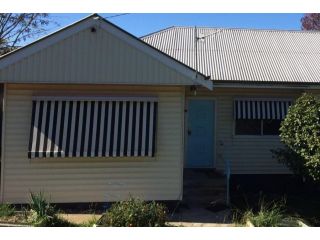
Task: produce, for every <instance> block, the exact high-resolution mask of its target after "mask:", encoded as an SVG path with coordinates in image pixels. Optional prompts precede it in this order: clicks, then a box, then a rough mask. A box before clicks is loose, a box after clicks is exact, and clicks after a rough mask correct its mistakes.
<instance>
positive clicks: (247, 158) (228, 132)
mask: <svg viewBox="0 0 320 240" xmlns="http://www.w3.org/2000/svg"><path fill="white" fill-rule="evenodd" d="M302 92H303V91H302V90H293V89H289V88H287V89H257V88H256V89H250V88H242V89H241V88H214V90H213V91H212V92H210V91H207V90H205V89H203V88H200V89H198V90H197V96H196V97H198V98H211V99H214V100H215V102H216V105H215V106H216V112H215V114H216V136H215V146H213V147H215V149H216V151H215V152H216V154H215V167H216V168H217V169H218V170H220V171H224V170H225V161H226V160H229V162H230V165H231V173H232V174H287V173H290V171H289V170H288V169H287V168H286V167H285V166H284V165H282V164H279V163H278V162H277V160H276V159H274V158H273V157H272V153H271V151H270V150H271V149H275V148H278V147H282V144H281V142H280V138H279V136H244V135H242V136H240V135H235V134H234V124H235V122H234V116H233V107H234V106H233V104H234V99H236V98H239V97H241V98H243V97H244V98H276V99H281V98H282V99H283V98H286V99H288V98H292V99H294V98H296V97H298V96H299V95H300V94H301V93H302ZM314 93H318V94H319V91H314ZM186 94H187V100H188V97H194V96H193V93H192V92H190V91H188V92H187V93H186Z"/></svg>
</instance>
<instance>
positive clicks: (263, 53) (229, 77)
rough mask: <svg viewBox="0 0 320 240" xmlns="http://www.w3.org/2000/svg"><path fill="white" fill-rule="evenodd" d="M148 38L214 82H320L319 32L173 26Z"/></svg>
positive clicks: (143, 38)
mask: <svg viewBox="0 0 320 240" xmlns="http://www.w3.org/2000/svg"><path fill="white" fill-rule="evenodd" d="M195 36H197V38H198V40H197V50H196V49H195ZM142 40H143V41H145V42H147V43H148V44H150V45H152V46H154V47H156V48H158V49H159V50H161V51H163V52H165V53H167V54H168V55H170V56H172V57H174V58H175V59H177V60H179V61H181V62H183V63H185V64H186V65H188V66H190V67H191V68H193V69H197V70H198V71H199V72H200V73H202V74H204V75H207V76H210V78H211V79H212V80H214V81H228V82H234V81H241V82H269V83H270V82H273V83H320V64H319V62H320V44H319V43H320V32H319V31H282V30H256V29H223V28H207V27H200V28H196V29H195V27H171V28H168V29H164V30H163V31H159V32H156V33H153V34H149V35H146V36H144V37H142ZM195 51H197V54H195ZM195 56H197V62H198V64H196V57H195Z"/></svg>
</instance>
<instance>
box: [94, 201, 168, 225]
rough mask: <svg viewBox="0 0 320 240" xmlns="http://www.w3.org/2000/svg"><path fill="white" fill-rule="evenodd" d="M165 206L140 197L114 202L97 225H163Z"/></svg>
mask: <svg viewBox="0 0 320 240" xmlns="http://www.w3.org/2000/svg"><path fill="white" fill-rule="evenodd" d="M165 222H166V208H165V206H164V205H162V204H160V203H156V202H154V201H153V202H150V203H147V202H145V201H142V200H140V199H135V198H130V199H129V200H128V201H122V202H117V203H114V204H113V205H112V206H111V208H110V209H109V210H108V211H107V212H106V213H105V214H104V215H103V216H102V217H101V218H100V220H99V221H98V225H101V226H108V227H161V226H165Z"/></svg>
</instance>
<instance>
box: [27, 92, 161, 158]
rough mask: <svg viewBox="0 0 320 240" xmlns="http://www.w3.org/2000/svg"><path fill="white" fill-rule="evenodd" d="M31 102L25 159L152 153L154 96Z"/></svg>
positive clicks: (153, 148) (155, 108) (155, 104)
mask: <svg viewBox="0 0 320 240" xmlns="http://www.w3.org/2000/svg"><path fill="white" fill-rule="evenodd" d="M47 99H50V100H45V99H44V100H42V99H39V100H34V101H33V102H32V119H31V130H30V141H29V154H28V157H29V158H42V157H124V156H127V157H132V156H134V157H137V156H149V157H153V156H154V154H155V134H156V115H157V102H156V100H155V99H154V98H139V99H138V98H129V97H128V98H125V99H123V98H121V99H119V98H118V99H115V98H114V97H112V98H111V97H110V98H108V100H99V99H98V100H90V99H89V100H68V99H67V100H60V99H57V100H51V99H54V97H53V98H49V97H48V98H47Z"/></svg>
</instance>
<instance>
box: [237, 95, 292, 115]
mask: <svg viewBox="0 0 320 240" xmlns="http://www.w3.org/2000/svg"><path fill="white" fill-rule="evenodd" d="M291 104H292V101H291V100H272V99H271V100H259V99H237V100H235V101H234V117H235V119H279V120H282V119H284V118H285V116H286V114H287V112H288V109H289V106H290V105H291Z"/></svg>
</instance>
